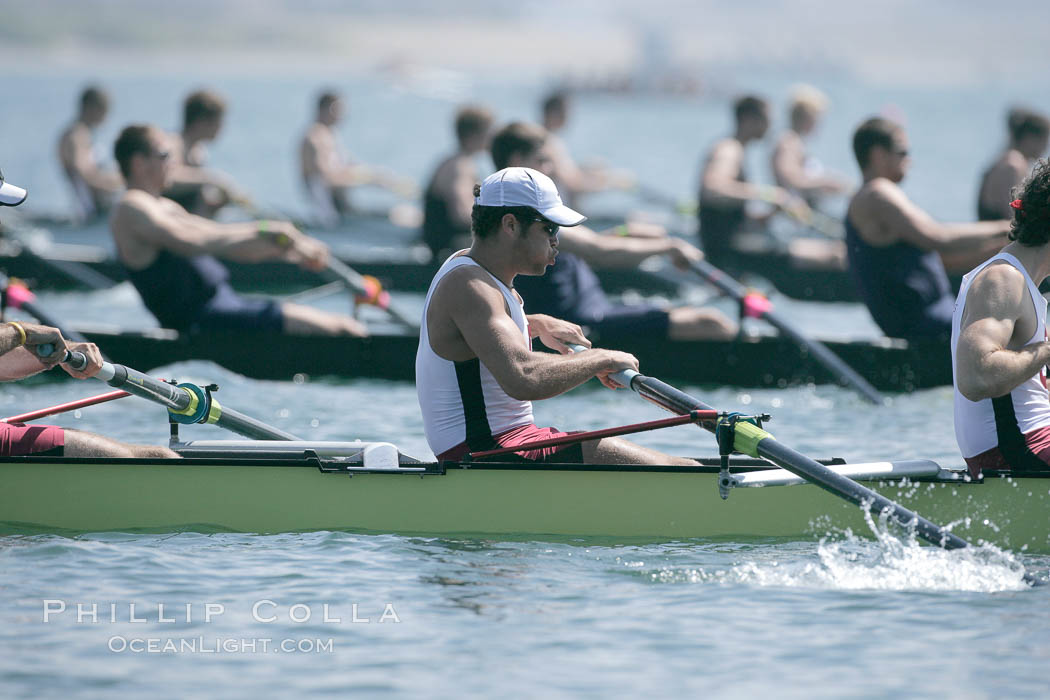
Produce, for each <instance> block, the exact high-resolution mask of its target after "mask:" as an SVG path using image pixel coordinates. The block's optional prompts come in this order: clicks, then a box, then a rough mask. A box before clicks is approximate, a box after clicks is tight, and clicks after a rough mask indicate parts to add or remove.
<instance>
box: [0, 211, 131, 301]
mask: <svg viewBox="0 0 1050 700" xmlns="http://www.w3.org/2000/svg"><path fill="white" fill-rule="evenodd" d="M10 230H11V231H12V232H13V233H14V234H15V235H16V236H19V234H20V233H24V232H22V231H20V229H18V228H17V227H15V228H11V229H10ZM9 240H11V242H12V243H13V244H14V245H16V246H18V254H20V255H24V256H25V257H27V258H29V259H30V260H32V261H33V262H35V263H37V264H39V265H42V266H43V267H45V268H48V269H50V270H53V271H55V272H57V273H58V274H60V275H62V276H64V277H67V278H69V279H71V280H72V281H74V282H76V283H78V284H80V285H83V286H84V287H87V288H88V289H91V290H94V291H98V290H100V289H109V288H110V287H112V286H113V285H115V284H116V282H115V281H114V280H111V279H110V278H109V277H106V276H105V275H103V274H102V273H101V272H99V271H98V270H95V269H93V268H91V267H88V266H87V265H85V264H84V263H81V262H77V261H76V260H56V259H55V258H49V257H47V256H46V255H44V254H43V253H41V252H38V247H37V246H35V245H33V243H31V242H29V241H28V240H24V239H23V238H16V239H9Z"/></svg>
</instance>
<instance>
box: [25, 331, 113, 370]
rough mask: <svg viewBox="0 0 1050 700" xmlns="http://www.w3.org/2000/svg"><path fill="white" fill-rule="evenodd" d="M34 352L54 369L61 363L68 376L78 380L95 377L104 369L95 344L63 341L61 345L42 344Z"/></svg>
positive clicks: (34, 348) (100, 354)
mask: <svg viewBox="0 0 1050 700" xmlns="http://www.w3.org/2000/svg"><path fill="white" fill-rule="evenodd" d="M46 327H47V326H44V328H46ZM59 338H62V335H61V333H60V334H59ZM32 351H33V353H34V354H35V355H36V356H37V358H38V359H39V360H40V362H42V363H43V364H45V365H47V366H48V367H54V366H55V365H56V364H59V363H61V367H62V369H64V370H65V371H66V374H68V375H69V376H71V377H76V378H77V379H87V378H89V377H94V376H95V375H96V374H98V373H99V370H101V369H102V362H103V360H102V353H101V352H100V351H99V349H98V346H97V345H95V344H94V343H71V342H68V341H66V340H65V339H62V340H61V342H59V343H52V342H47V343H40V344H38V345H36V346H35V347H33V348H32ZM56 357H57V358H58V359H57V360H54V361H53V362H52V360H53V358H56Z"/></svg>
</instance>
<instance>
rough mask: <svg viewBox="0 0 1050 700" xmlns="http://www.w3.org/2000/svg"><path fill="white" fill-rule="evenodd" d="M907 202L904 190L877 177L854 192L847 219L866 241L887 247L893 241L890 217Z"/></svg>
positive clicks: (894, 236) (894, 238)
mask: <svg viewBox="0 0 1050 700" xmlns="http://www.w3.org/2000/svg"><path fill="white" fill-rule="evenodd" d="M906 202H907V196H906V195H905V194H904V190H902V189H901V188H900V187H899V186H898V185H897V184H896V183H894V182H892V181H890V180H888V179H886V178H884V177H877V178H875V179H873V180H870V181H868V182H866V183H864V185H863V186H862V187H861V188H860V189H859V190H857V193H856V194H855V195H853V199H851V200H850V203H849V208H848V210H847V212H846V215H847V216H848V217H849V220H850V221H852V222H853V225H854V226H856V227H857V230H858V232H859V233H860V235H861V237H862V238H863V239H864V240H865V241H867V242H868V243H870V244H872V245H889V244H890V243H893V242H894V241H895V240H896V234H895V232H894V230H893V226H892V225H891V223H890V220H891V217H892V215H893V214H895V213H897V212H899V211H900V210H901V208H902V207H903V205H904V204H905V203H906Z"/></svg>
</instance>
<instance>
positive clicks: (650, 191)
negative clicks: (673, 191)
mask: <svg viewBox="0 0 1050 700" xmlns="http://www.w3.org/2000/svg"><path fill="white" fill-rule="evenodd" d="M634 192H635V194H637V195H638V196H639V197H641V198H642V199H644V200H646V201H649V202H652V203H653V204H657V205H659V206H661V207H665V208H667V209H670V210H671V211H673V212H675V213H676V214H681V215H682V216H696V212H697V210H698V209H699V206H698V205H697V203H696V200H694V199H688V200H686V199H678V198H677V197H675V196H673V195H670V194H667V193H666V192H661V191H660V190H658V189H656V188H655V187H649V186H647V185H642V184H636V185H635V186H634Z"/></svg>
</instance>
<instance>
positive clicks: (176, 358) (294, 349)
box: [52, 326, 952, 391]
mask: <svg viewBox="0 0 1050 700" xmlns="http://www.w3.org/2000/svg"><path fill="white" fill-rule="evenodd" d="M77 330H79V331H80V332H82V333H83V334H84V335H85V336H86V337H87V338H88V340H90V341H92V342H94V343H97V344H98V346H99V348H101V349H102V351H103V352H104V353H106V355H107V356H108V357H110V358H111V359H112V361H113V362H117V363H121V364H128V365H133V366H138V367H141V368H142V369H148V368H154V367H159V366H162V365H168V364H172V363H175V362H181V361H185V360H211V361H213V362H216V363H217V364H220V365H222V366H223V367H226V368H227V369H229V370H231V371H233V372H237V373H239V374H242V375H244V376H247V377H252V378H256V379H277V380H288V379H292V378H294V376H295V375H297V374H298V375H307V376H312V377H323V376H335V377H347V378H349V377H372V378H376V379H393V380H401V381H414V379H415V356H416V348H417V346H418V344H419V337H418V336H417V335H416V334H412V333H379V332H377V333H375V334H374V335H372V336H370V337H368V338H352V337H345V336H344V337H320V336H317V337H311V338H309V339H306V338H303V337H302V336H289V335H279V334H273V333H247V332H208V333H197V334H180V333H176V332H175V331H172V330H168V329H163V328H157V329H151V330H147V331H115V330H113V329H104V328H101V327H95V328H90V327H86V326H81V327H79V328H78V329H77ZM593 339H594V340H595V342H596V344H598V345H599V346H604V347H615V348H617V349H619V350H623V351H625V352H630V353H632V354H633V355H635V357H637V358H638V360H639V362H640V363H641V365H642V366H643V367H645V369H646V371H647V372H650V373H652V374H653V375H654V376H661V377H665V378H667V379H668V380H669V381H682V382H689V383H693V384H705V385H713V386H743V387H774V388H783V387H786V386H790V385H796V384H809V383H817V384H824V383H833V382H834V381H835V377H834V376H832V375H831V374H830V373H829V372H828V371H827V370H826V369H825V368H824V367H823V366H822V365H821V364H819V363H818V362H816V361H815V360H814V359H813V358H812V357H811V356H810V355H809V354H808V353H806V352H803V351H801V350H800V348H799V346H798V345H796V344H795V343H794V342H792V341H791V340H789V339H787V338H781V337H776V336H757V337H744V338H741V339H739V340H729V341H723V340H699V341H670V340H665V339H662V338H660V339H658V338H653V337H650V336H638V335H637V334H635V335H623V336H616V337H604V338H599V337H595V338H593ZM823 342H824V343H825V344H826V345H827V346H828V348H829V349H830V350H831V351H832V352H834V353H835V354H836V355H838V356H839V357H841V358H842V359H843V360H844V361H845V362H846V363H847V364H849V365H850V366H851V367H853V368H854V369H855V370H857V372H859V373H860V374H861V375H862V376H863V377H864V378H865V379H867V380H868V381H870V382H871V383H872V384H873V385H874V386H875V387H877V388H878V389H880V390H885V391H914V390H916V389H924V388H929V387H934V386H943V385H945V384H951V381H952V370H951V353H950V352H949V349H948V346H947V344H945V343H907V342H905V341H903V340H899V339H891V338H876V339H873V340H856V341H842V340H838V341H836V340H824V341H823ZM246 348H250V349H251V351H250V352H245V349H246ZM52 374H54V373H52ZM56 376H62V375H56Z"/></svg>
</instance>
